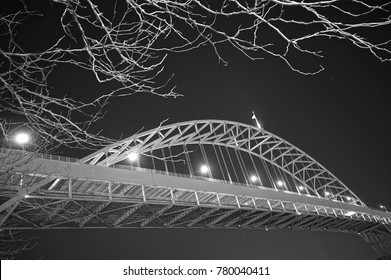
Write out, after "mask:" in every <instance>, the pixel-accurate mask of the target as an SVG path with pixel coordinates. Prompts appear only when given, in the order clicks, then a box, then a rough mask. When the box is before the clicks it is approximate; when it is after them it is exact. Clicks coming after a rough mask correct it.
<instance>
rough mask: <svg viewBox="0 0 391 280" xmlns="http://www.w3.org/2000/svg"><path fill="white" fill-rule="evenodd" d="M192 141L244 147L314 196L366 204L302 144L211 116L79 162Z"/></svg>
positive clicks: (112, 160) (106, 160)
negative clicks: (298, 145) (303, 147)
mask: <svg viewBox="0 0 391 280" xmlns="http://www.w3.org/2000/svg"><path fill="white" fill-rule="evenodd" d="M189 144H205V145H220V146H225V147H229V148H232V149H238V150H241V151H243V152H246V153H248V154H251V155H253V156H256V157H258V158H260V159H263V160H265V161H267V162H269V163H270V164H272V165H274V166H275V167H277V168H278V169H280V170H282V171H284V172H286V173H287V174H289V175H290V176H292V178H295V180H297V181H298V182H300V184H302V185H304V186H305V187H306V188H307V189H309V190H311V192H312V195H315V196H317V197H321V198H325V199H334V200H338V201H341V202H344V203H349V204H354V205H359V206H365V204H364V203H363V201H361V199H360V198H358V196H357V195H355V194H354V193H353V192H352V191H351V190H350V189H349V188H348V187H347V186H346V185H345V184H344V183H342V182H341V181H340V180H339V179H338V178H337V177H336V176H335V175H333V174H332V173H331V172H330V171H329V170H327V169H326V168H325V167H324V166H322V165H321V164H320V163H318V162H317V161H316V160H315V159H313V158H312V157H311V156H309V155H308V154H306V153H305V152H304V151H302V150H300V149H299V148H298V147H296V146H294V145H293V144H291V143H289V142H288V141H286V140H284V139H282V138H281V137H279V136H277V135H275V134H273V133H270V132H268V131H266V130H264V129H260V128H258V127H255V126H252V125H248V124H243V123H239V122H233V121H226V120H212V119H210V120H195V121H187V122H180V123H175V124H170V125H161V126H159V127H157V128H154V129H151V130H148V131H145V132H140V133H137V134H135V135H133V136H130V137H128V138H126V139H124V140H121V141H119V142H117V143H115V144H112V145H110V146H107V147H105V148H103V149H101V150H99V151H97V152H95V153H93V154H91V155H89V156H87V157H84V158H83V159H81V160H80V161H79V162H81V163H87V164H92V165H103V166H111V165H113V164H116V163H118V162H121V161H123V160H124V159H126V157H127V156H128V155H129V154H130V153H131V152H137V153H139V154H143V153H147V152H150V151H152V150H155V149H159V148H163V147H172V146H177V145H189ZM326 190H327V191H326ZM330 193H332V196H331V197H330V196H329V194H330Z"/></svg>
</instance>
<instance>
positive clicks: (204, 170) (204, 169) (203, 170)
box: [201, 165, 209, 174]
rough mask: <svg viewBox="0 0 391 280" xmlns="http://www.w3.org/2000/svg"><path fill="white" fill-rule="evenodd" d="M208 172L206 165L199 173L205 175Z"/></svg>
mask: <svg viewBox="0 0 391 280" xmlns="http://www.w3.org/2000/svg"><path fill="white" fill-rule="evenodd" d="M208 171H209V168H208V166H206V165H202V166H201V173H203V174H205V173H208Z"/></svg>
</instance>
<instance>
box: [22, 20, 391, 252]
mask: <svg viewBox="0 0 391 280" xmlns="http://www.w3.org/2000/svg"><path fill="white" fill-rule="evenodd" d="M52 16H53V15H52ZM31 28H32V27H31ZM53 32H55V30H54V31H53ZM383 35H384V34H383ZM312 43H313V44H314V46H316V48H318V49H322V50H323V55H324V56H325V58H324V59H321V60H319V59H315V58H308V59H309V60H303V61H301V62H300V63H303V65H307V64H314V65H316V63H320V64H321V65H323V67H325V70H324V71H323V72H321V73H319V74H317V75H315V76H304V75H300V74H298V73H295V72H293V71H291V70H290V69H289V68H288V66H287V65H286V64H284V63H283V62H282V61H280V60H278V59H276V58H272V57H268V56H267V57H265V59H264V60H261V61H251V60H249V59H247V58H246V57H244V56H243V55H242V54H240V53H239V52H237V51H235V50H233V49H231V48H230V47H224V48H223V49H222V54H223V57H224V58H225V59H226V60H227V62H228V63H229V64H228V66H224V65H222V64H219V63H218V59H217V57H216V56H215V54H214V53H213V50H212V49H211V48H210V47H203V48H201V49H198V50H195V51H192V52H188V53H183V54H170V55H169V57H168V59H167V61H166V74H165V75H166V76H167V77H168V76H169V75H170V74H171V73H174V74H175V76H174V79H173V81H172V82H173V83H175V84H176V85H177V91H179V92H180V93H182V94H183V95H184V96H183V97H180V98H176V99H173V98H161V97H158V96H154V95H150V94H136V95H133V96H131V97H127V98H116V99H114V100H112V103H111V105H110V106H109V107H108V108H107V109H108V111H107V114H106V116H105V118H104V119H103V120H102V121H100V122H99V123H96V124H95V128H96V129H98V128H99V129H103V134H104V135H105V136H109V137H113V138H117V139H120V138H124V137H128V136H130V135H132V134H133V133H136V132H137V131H139V130H140V129H141V128H144V129H145V130H148V129H152V128H154V127H156V126H158V125H159V123H160V122H161V121H162V120H163V119H166V118H169V120H168V122H167V123H175V122H181V121H187V120H197V119H222V120H232V121H237V122H243V123H251V124H254V123H253V122H252V120H251V112H252V111H255V113H256V115H257V117H258V119H259V120H260V122H261V123H262V125H263V127H264V128H265V129H266V130H267V131H270V132H272V133H274V134H276V135H278V136H280V137H282V138H284V139H285V140H287V141H289V142H291V143H292V144H294V145H295V146H297V147H299V148H300V149H302V150H303V151H305V152H306V153H308V154H309V155H311V156H312V157H313V158H315V159H316V160H317V161H318V162H319V163H321V164H322V165H323V166H325V167H326V168H328V169H329V170H330V171H331V172H332V173H333V174H334V175H336V176H337V177H338V178H339V179H340V180H341V181H342V182H344V183H345V184H346V185H347V186H348V187H349V188H350V189H351V190H352V191H353V192H354V193H356V194H357V195H358V196H359V197H360V198H361V199H362V200H363V201H364V202H365V203H367V205H368V206H370V207H374V208H379V204H383V205H385V206H386V207H387V208H388V209H389V210H390V209H391V186H390V183H389V181H390V176H389V175H390V167H391V166H390V163H389V160H390V158H391V151H390V149H389V147H388V145H389V143H390V142H391V133H390V120H391V111H390V108H389V106H390V101H389V97H388V95H389V92H390V86H389V84H390V82H389V80H390V78H391V76H390V73H391V63H389V62H384V63H382V62H380V61H379V60H377V59H376V58H375V57H373V56H372V55H371V54H370V53H369V51H366V50H362V49H358V48H357V47H354V46H353V45H352V44H350V43H348V42H342V41H339V40H326V39H322V40H314V41H313V42H312ZM51 83H52V85H53V93H54V94H56V95H58V96H61V95H63V94H68V95H71V96H81V97H83V96H95V95H99V94H102V93H104V92H105V90H107V88H108V86H107V85H100V84H97V83H96V82H95V81H94V76H93V75H92V74H91V73H88V72H86V71H83V70H80V69H76V68H74V67H71V66H62V67H59V68H58V69H56V70H55V71H54V72H53V74H52V77H51ZM91 152H92V151H87V150H77V149H68V150H64V151H58V153H60V154H64V155H68V156H72V157H79V158H81V157H83V156H85V155H87V154H88V153H91ZM36 233H37V232H36ZM42 234H43V236H42V237H41V238H40V239H39V243H38V244H37V245H36V247H35V248H34V249H33V250H30V251H27V252H25V253H24V254H22V255H21V256H20V258H27V259H30V258H44V259H296V258H298V259H373V258H376V255H375V253H374V252H373V251H372V249H371V248H370V247H369V246H368V245H367V244H366V243H365V242H364V240H362V239H361V238H360V237H359V236H356V235H353V234H345V233H327V232H298V231H267V232H265V231H261V230H212V229H203V230H199V229H188V230H183V229H162V230H159V229H134V230H125V229H115V230H111V229H110V230H48V231H45V232H43V233H42Z"/></svg>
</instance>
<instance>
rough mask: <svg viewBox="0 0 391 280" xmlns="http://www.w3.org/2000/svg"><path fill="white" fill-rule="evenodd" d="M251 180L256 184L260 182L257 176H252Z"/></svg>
mask: <svg viewBox="0 0 391 280" xmlns="http://www.w3.org/2000/svg"><path fill="white" fill-rule="evenodd" d="M250 180H251V182H253V183H255V182H257V181H258V178H257V176H255V175H252V176H251V177H250Z"/></svg>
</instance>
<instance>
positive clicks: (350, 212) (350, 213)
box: [345, 211, 356, 217]
mask: <svg viewBox="0 0 391 280" xmlns="http://www.w3.org/2000/svg"><path fill="white" fill-rule="evenodd" d="M354 214H356V212H354V211H349V212H348V213H346V214H345V216H348V217H351V216H353V215H354Z"/></svg>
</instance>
